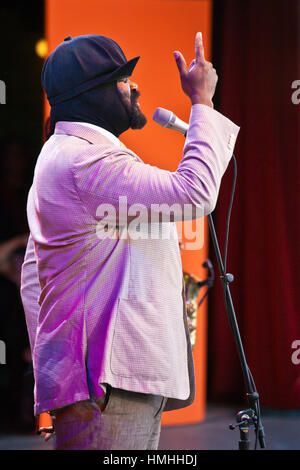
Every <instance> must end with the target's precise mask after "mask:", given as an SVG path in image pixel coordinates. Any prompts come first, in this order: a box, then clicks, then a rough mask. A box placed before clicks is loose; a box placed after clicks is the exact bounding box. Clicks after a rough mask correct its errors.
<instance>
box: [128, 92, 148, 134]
mask: <svg viewBox="0 0 300 470" xmlns="http://www.w3.org/2000/svg"><path fill="white" fill-rule="evenodd" d="M139 96H140V92H138V91H136V90H131V102H130V108H129V109H127V110H128V113H129V122H130V128H131V129H142V128H143V127H144V126H145V125H146V123H147V118H146V116H145V115H144V114H143V113H142V111H140V108H139V106H138V104H137V99H138V97H139Z"/></svg>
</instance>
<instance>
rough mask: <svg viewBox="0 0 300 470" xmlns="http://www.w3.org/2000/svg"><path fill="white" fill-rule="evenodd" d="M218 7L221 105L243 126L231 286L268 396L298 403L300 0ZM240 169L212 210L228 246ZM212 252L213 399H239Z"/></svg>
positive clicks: (275, 404)
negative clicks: (298, 86) (299, 87)
mask: <svg viewBox="0 0 300 470" xmlns="http://www.w3.org/2000/svg"><path fill="white" fill-rule="evenodd" d="M214 15H215V21H214V31H213V34H214V51H215V54H214V57H215V60H214V64H215V65H216V68H217V72H218V75H219V83H218V93H217V96H216V108H217V109H218V110H219V111H220V112H222V113H223V114H225V115H226V116H227V117H229V118H230V119H232V120H233V121H234V122H235V123H236V124H238V125H240V127H241V130H240V134H239V137H238V141H237V145H236V148H235V155H236V157H237V165H238V180H237V186H236V193H235V199H234V205H233V212H232V216H231V225H230V237H229V253H228V262H227V272H231V273H232V274H234V276H235V281H234V282H233V283H232V284H231V286H230V289H231V294H232V297H233V302H234V306H235V310H236V315H237V319H238V323H239V328H240V332H241V337H242V341H243V344H244V349H245V353H246V358H247V362H248V365H249V367H250V369H251V371H252V374H253V376H254V380H255V383H256V386H257V389H258V392H259V394H260V402H261V404H262V405H263V406H267V407H272V408H281V409H288V408H290V409H291V408H299V407H300V364H295V363H293V361H292V354H293V352H295V350H294V349H293V348H292V344H293V342H294V341H295V340H300V305H299V291H300V270H299V262H300V243H299V240H300V224H299V214H300V192H299V175H300V173H299V170H300V168H299V166H300V165H299V163H300V137H299V136H300V104H294V103H293V102H292V93H293V92H294V91H295V90H293V89H292V83H293V82H294V81H295V80H300V65H299V63H300V40H299V32H300V30H299V28H300V2H299V1H298V0H289V1H288V2H283V1H282V2H280V1H270V0H264V1H261V0H247V1H244V2H241V1H240V0H222V2H219V1H215V2H214ZM299 96H300V93H299V94H298V97H299ZM232 177H233V166H232V163H231V164H230V166H229V168H228V170H227V173H226V174H225V176H224V178H223V181H222V187H221V190H220V195H219V200H218V205H217V208H216V210H215V211H214V213H213V219H214V222H215V226H216V231H217V234H218V238H219V243H220V247H221V249H222V250H223V248H224V234H225V223H226V214H227V209H228V204H229V196H230V191H231V185H232ZM212 260H213V262H214V266H215V270H216V274H217V276H216V282H215V286H214V288H213V290H212V294H211V299H210V323H209V351H208V357H209V363H208V371H209V377H208V378H209V398H210V399H211V400H214V401H226V402H229V401H230V402H237V401H241V400H242V397H244V396H245V393H244V392H245V391H244V387H243V379H242V373H241V368H240V364H239V360H238V356H237V351H236V347H235V343H234V341H233V336H232V333H231V331H230V329H229V326H228V320H227V316H226V313H225V309H224V304H223V291H222V286H221V282H220V280H219V270H218V267H217V261H216V258H215V257H214V256H213V255H212ZM298 347H299V346H298ZM298 357H299V358H300V354H299V355H298ZM294 362H295V361H294Z"/></svg>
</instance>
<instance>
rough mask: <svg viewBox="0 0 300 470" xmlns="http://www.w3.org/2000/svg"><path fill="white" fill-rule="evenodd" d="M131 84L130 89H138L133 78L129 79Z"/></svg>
mask: <svg viewBox="0 0 300 470" xmlns="http://www.w3.org/2000/svg"><path fill="white" fill-rule="evenodd" d="M129 84H130V89H131V90H137V89H138V86H137V84H136V83H135V82H132V81H131V80H130V81H129Z"/></svg>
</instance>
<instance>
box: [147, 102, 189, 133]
mask: <svg viewBox="0 0 300 470" xmlns="http://www.w3.org/2000/svg"><path fill="white" fill-rule="evenodd" d="M152 119H153V121H155V122H157V124H159V125H160V126H162V127H167V128H168V129H173V130H174V131H178V132H180V133H181V134H183V135H184V136H186V133H187V130H188V128H189V125H188V124H187V123H186V122H184V121H182V120H181V119H179V118H178V117H177V116H176V115H175V114H174V113H172V111H168V110H167V109H164V108H156V110H155V111H154V114H153V117H152Z"/></svg>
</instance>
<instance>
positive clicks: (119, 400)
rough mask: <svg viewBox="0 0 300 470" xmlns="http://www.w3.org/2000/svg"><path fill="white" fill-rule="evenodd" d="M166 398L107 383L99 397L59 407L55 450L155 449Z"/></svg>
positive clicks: (56, 414) (56, 418)
mask: <svg viewBox="0 0 300 470" xmlns="http://www.w3.org/2000/svg"><path fill="white" fill-rule="evenodd" d="M166 401H167V398H165V397H162V396H158V395H150V394H145V393H137V392H130V391H127V390H121V389H118V388H112V387H111V386H110V385H107V392H106V394H105V395H103V396H102V397H100V398H98V399H97V400H94V399H93V398H91V399H90V400H85V401H80V402H77V403H74V404H72V405H69V406H66V407H64V408H60V409H58V410H56V412H55V420H54V423H55V424H54V426H55V433H56V450H144V449H146V450H147V449H151V450H156V449H157V448H158V443H159V437H160V429H161V414H162V411H163V409H164V406H165V404H166Z"/></svg>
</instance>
